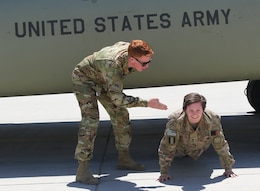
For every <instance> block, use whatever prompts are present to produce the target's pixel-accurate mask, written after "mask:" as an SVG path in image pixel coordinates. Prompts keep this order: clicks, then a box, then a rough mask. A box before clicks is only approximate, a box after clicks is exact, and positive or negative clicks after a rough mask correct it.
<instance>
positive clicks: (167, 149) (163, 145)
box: [158, 119, 179, 175]
mask: <svg viewBox="0 0 260 191" xmlns="http://www.w3.org/2000/svg"><path fill="white" fill-rule="evenodd" d="M174 125H175V119H172V120H170V121H169V122H168V123H167V124H166V129H165V132H164V136H163V137H162V139H161V142H160V146H159V149H158V154H159V165H160V173H161V174H162V175H167V174H169V172H168V171H169V168H170V166H171V163H172V161H173V158H174V155H175V152H176V147H177V144H178V140H179V133H178V132H177V130H176V129H175V128H174Z"/></svg>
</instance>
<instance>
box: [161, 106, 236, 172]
mask: <svg viewBox="0 0 260 191" xmlns="http://www.w3.org/2000/svg"><path fill="white" fill-rule="evenodd" d="M210 145H212V146H213V148H214V149H215V151H216V153H217V154H218V156H219V159H220V163H221V165H222V166H223V167H224V168H225V170H231V169H232V166H233V164H234V163H235V160H234V158H233V156H232V154H231V153H230V152H229V145H228V142H227V141H226V140H225V137H224V133H223V129H222V126H221V121H220V117H219V116H218V115H216V114H214V113H213V112H211V111H209V110H205V111H204V113H203V116H202V119H201V121H200V123H199V124H198V126H197V127H196V129H195V130H194V128H193V127H192V126H191V125H190V123H189V122H188V120H187V116H186V114H185V113H184V112H182V111H177V112H174V113H173V114H171V115H170V116H169V121H168V123H167V125H166V129H165V133H164V136H163V138H162V140H161V143H160V146H159V150H158V153H159V164H160V171H161V174H168V169H169V167H170V165H171V162H172V160H173V158H174V155H175V152H176V151H178V152H179V154H181V155H183V156H185V155H188V156H191V157H192V158H193V159H195V160H196V159H197V158H198V157H199V156H200V155H201V154H202V152H203V151H205V150H206V149H208V148H209V146H210Z"/></svg>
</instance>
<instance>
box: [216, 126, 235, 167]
mask: <svg viewBox="0 0 260 191" xmlns="http://www.w3.org/2000/svg"><path fill="white" fill-rule="evenodd" d="M211 137H212V145H213V147H214V149H215V151H216V153H217V154H218V156H219V159H220V163H221V165H222V166H223V167H224V169H225V171H227V172H228V171H232V166H233V164H234V163H235V160H234V157H233V155H232V154H231V153H230V151H229V144H228V142H227V140H226V139H225V136H224V133H223V129H222V126H221V124H220V123H219V127H218V129H216V128H215V129H212V131H211Z"/></svg>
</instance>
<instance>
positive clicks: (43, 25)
mask: <svg viewBox="0 0 260 191" xmlns="http://www.w3.org/2000/svg"><path fill="white" fill-rule="evenodd" d="M41 23H42V36H45V24H44V21H42V22H41Z"/></svg>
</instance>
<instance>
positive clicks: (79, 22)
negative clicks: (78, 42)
mask: <svg viewBox="0 0 260 191" xmlns="http://www.w3.org/2000/svg"><path fill="white" fill-rule="evenodd" d="M73 26H74V33H75V34H80V33H83V32H84V31H85V25H84V20H83V19H73Z"/></svg>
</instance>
